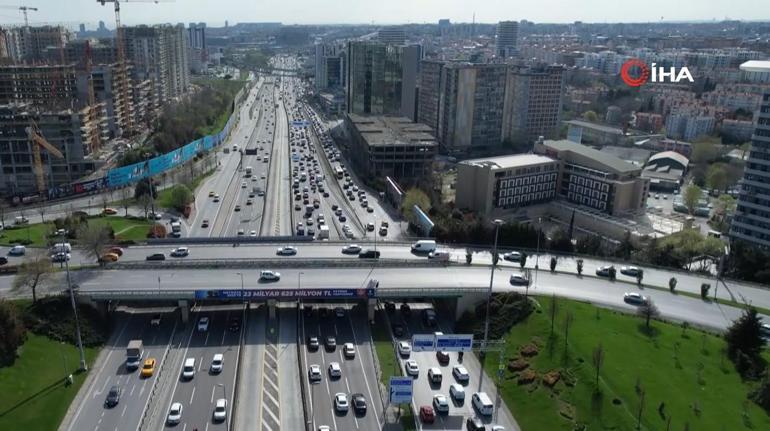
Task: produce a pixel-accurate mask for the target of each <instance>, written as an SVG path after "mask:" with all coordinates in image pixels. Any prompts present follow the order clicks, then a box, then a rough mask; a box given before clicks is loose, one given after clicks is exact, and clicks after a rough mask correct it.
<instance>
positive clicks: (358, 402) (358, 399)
mask: <svg viewBox="0 0 770 431" xmlns="http://www.w3.org/2000/svg"><path fill="white" fill-rule="evenodd" d="M350 399H351V402H352V403H353V410H355V411H356V414H358V415H365V414H366V397H364V394H361V393H357V394H353V395H351V396H350Z"/></svg>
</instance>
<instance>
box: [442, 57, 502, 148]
mask: <svg viewBox="0 0 770 431" xmlns="http://www.w3.org/2000/svg"><path fill="white" fill-rule="evenodd" d="M505 76H506V66H505V65H503V64H471V63H447V64H446V65H445V66H444V67H443V69H442V70H441V83H440V88H439V105H438V128H437V133H436V134H437V137H438V140H439V143H440V144H441V146H442V149H443V150H444V151H445V152H448V153H458V152H486V151H489V150H491V149H492V148H494V147H498V146H499V145H500V143H501V142H502V135H501V133H502V130H503V127H502V126H503V106H504V102H505Z"/></svg>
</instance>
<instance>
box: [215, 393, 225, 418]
mask: <svg viewBox="0 0 770 431" xmlns="http://www.w3.org/2000/svg"><path fill="white" fill-rule="evenodd" d="M225 419H227V400H226V399H224V398H220V399H218V400H217V403H216V404H215V405H214V420H215V421H216V422H222V421H224V420H225Z"/></svg>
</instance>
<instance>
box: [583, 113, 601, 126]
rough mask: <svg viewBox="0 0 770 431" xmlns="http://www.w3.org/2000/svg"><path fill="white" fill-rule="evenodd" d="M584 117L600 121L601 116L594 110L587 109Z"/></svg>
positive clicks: (592, 120)
mask: <svg viewBox="0 0 770 431" xmlns="http://www.w3.org/2000/svg"><path fill="white" fill-rule="evenodd" d="M583 119H584V120H586V121H590V122H592V123H595V122H597V121H599V116H598V115H597V114H596V112H594V111H586V112H584V113H583Z"/></svg>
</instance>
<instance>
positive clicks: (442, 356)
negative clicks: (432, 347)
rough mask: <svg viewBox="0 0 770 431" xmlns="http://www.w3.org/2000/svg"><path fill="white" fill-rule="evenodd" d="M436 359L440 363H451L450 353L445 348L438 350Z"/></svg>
mask: <svg viewBox="0 0 770 431" xmlns="http://www.w3.org/2000/svg"><path fill="white" fill-rule="evenodd" d="M436 359H437V360H438V363H439V364H441V365H447V364H449V353H448V352H445V351H443V350H439V351H437V352H436Z"/></svg>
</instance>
